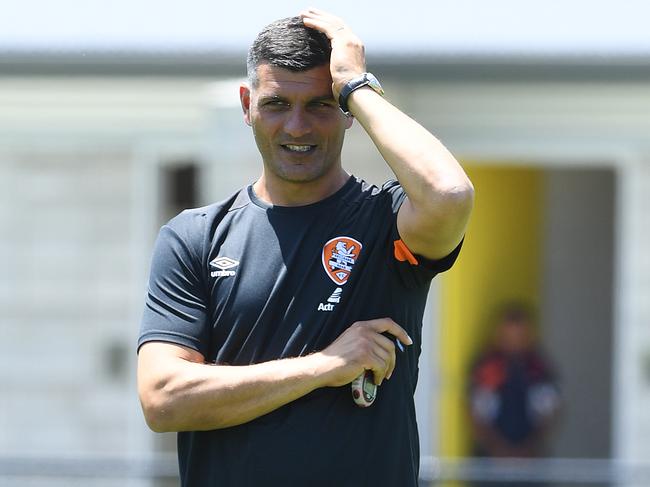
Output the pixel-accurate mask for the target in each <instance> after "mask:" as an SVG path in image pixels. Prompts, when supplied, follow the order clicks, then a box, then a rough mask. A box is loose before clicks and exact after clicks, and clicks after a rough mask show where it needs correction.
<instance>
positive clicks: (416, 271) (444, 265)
mask: <svg viewBox="0 0 650 487" xmlns="http://www.w3.org/2000/svg"><path fill="white" fill-rule="evenodd" d="M382 191H385V192H386V193H387V194H388V195H390V199H391V212H392V214H391V222H392V228H391V234H390V235H391V237H390V238H391V242H390V245H389V247H390V256H389V259H390V261H391V263H392V265H393V267H394V268H395V270H396V271H397V273H398V274H399V276H400V278H401V280H402V282H403V283H404V284H405V285H406V286H407V287H418V286H424V285H428V284H429V282H430V281H431V279H433V278H434V277H435V276H436V275H437V274H440V273H441V272H445V271H447V270H449V269H451V267H452V266H453V265H454V263H455V262H456V259H457V258H458V254H459V253H460V249H461V247H462V246H463V241H462V240H461V242H460V243H459V244H458V245H457V246H456V248H455V249H454V250H452V251H451V252H450V253H449V255H447V256H445V257H443V258H442V259H436V260H432V259H427V258H426V257H423V256H421V255H417V254H413V253H412V252H411V251H410V250H409V248H408V247H407V245H406V244H405V243H404V241H403V240H402V237H401V236H400V234H399V230H398V229H397V212H398V211H399V209H400V207H401V206H402V203H403V202H404V200H405V199H406V193H405V192H404V189H403V188H402V186H401V185H400V184H399V183H398V182H397V181H395V180H391V181H388V182H386V183H385V184H384V185H383V186H382ZM463 240H464V239H463Z"/></svg>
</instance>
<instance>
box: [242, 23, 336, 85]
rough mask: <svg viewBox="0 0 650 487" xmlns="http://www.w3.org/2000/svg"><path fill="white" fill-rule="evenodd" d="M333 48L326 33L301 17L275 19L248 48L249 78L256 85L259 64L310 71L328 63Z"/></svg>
mask: <svg viewBox="0 0 650 487" xmlns="http://www.w3.org/2000/svg"><path fill="white" fill-rule="evenodd" d="M331 51H332V46H331V44H330V41H329V39H328V38H327V36H326V35H325V34H323V33H322V32H320V31H317V30H315V29H311V28H309V27H305V24H304V23H303V21H302V18H300V17H287V18H285V19H280V20H276V21H275V22H272V23H270V24H269V25H267V26H266V27H264V29H262V31H261V32H260V33H259V34H258V35H257V38H256V39H255V42H253V45H252V46H251V48H250V49H249V50H248V57H247V58H246V69H247V72H248V81H249V82H250V83H251V85H255V84H257V66H259V65H260V64H261V63H264V62H266V63H269V64H270V65H271V66H278V67H280V68H284V69H288V70H290V71H307V70H308V69H311V68H315V67H317V66H322V65H324V64H329V61H330V53H331Z"/></svg>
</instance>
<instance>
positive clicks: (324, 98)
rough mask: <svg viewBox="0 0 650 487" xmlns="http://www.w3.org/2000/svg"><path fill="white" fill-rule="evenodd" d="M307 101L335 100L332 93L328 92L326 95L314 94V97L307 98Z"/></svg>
mask: <svg viewBox="0 0 650 487" xmlns="http://www.w3.org/2000/svg"><path fill="white" fill-rule="evenodd" d="M309 101H311V102H318V101H335V100H334V95H332V94H331V93H330V94H328V95H321V96H315V97H314V98H312V99H311V100H309Z"/></svg>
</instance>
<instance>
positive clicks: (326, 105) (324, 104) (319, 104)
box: [311, 101, 332, 108]
mask: <svg viewBox="0 0 650 487" xmlns="http://www.w3.org/2000/svg"><path fill="white" fill-rule="evenodd" d="M311 106H313V107H314V108H331V107H332V104H331V103H328V102H326V101H315V102H313V103H311Z"/></svg>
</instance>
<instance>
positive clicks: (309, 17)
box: [300, 9, 347, 39]
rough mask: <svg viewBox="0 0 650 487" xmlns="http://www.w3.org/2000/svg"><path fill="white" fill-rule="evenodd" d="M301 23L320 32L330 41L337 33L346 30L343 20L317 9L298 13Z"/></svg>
mask: <svg viewBox="0 0 650 487" xmlns="http://www.w3.org/2000/svg"><path fill="white" fill-rule="evenodd" d="M300 16H301V17H302V21H303V23H304V24H305V25H306V26H307V27H311V28H312V29H316V30H320V31H321V32H323V33H325V35H327V37H329V38H330V39H332V37H334V35H336V33H337V32H339V31H342V30H345V29H347V26H346V25H345V23H344V22H343V20H341V19H339V18H338V17H336V16H334V15H331V14H328V13H326V12H323V11H322V10H318V9H309V10H306V11H304V12H301V13H300Z"/></svg>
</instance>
